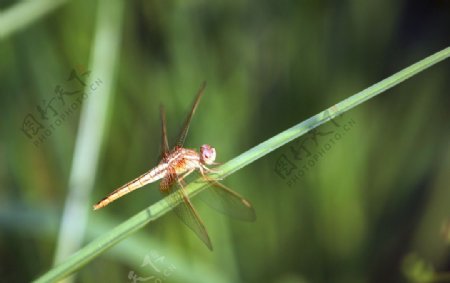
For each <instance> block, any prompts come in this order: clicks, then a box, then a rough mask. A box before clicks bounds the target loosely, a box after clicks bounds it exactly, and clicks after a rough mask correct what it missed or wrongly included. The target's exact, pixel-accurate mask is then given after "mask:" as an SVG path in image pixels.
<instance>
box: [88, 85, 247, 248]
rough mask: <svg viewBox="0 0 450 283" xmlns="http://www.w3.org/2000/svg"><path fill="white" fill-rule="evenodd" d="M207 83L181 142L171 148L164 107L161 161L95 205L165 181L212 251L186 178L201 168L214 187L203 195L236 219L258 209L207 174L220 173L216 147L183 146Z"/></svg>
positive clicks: (182, 216) (181, 211) (186, 218)
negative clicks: (198, 148)
mask: <svg viewBox="0 0 450 283" xmlns="http://www.w3.org/2000/svg"><path fill="white" fill-rule="evenodd" d="M205 86H206V84H205V83H203V85H202V87H201V88H200V90H199V92H198V94H197V96H196V98H195V100H194V103H193V105H192V109H191V111H190V112H189V115H188V116H187V118H186V120H185V122H184V125H183V127H182V129H181V132H180V134H179V136H178V141H177V144H176V145H175V146H174V147H173V149H172V150H169V145H168V141H167V131H166V117H165V111H164V108H163V107H162V106H161V108H160V112H161V129H162V135H161V137H162V141H161V161H160V162H159V164H158V165H157V166H156V167H154V168H153V169H151V170H150V171H148V172H146V173H144V174H142V175H141V176H139V177H137V178H136V179H134V180H132V181H130V182H128V183H127V184H125V185H123V186H121V187H120V188H118V189H117V190H115V191H113V192H112V193H110V194H109V195H108V196H106V197H105V198H103V199H102V200H100V201H99V202H98V203H97V204H95V205H94V210H97V209H100V208H102V207H105V206H107V205H108V204H110V203H111V202H113V201H115V200H116V199H118V198H120V197H122V196H124V195H126V194H128V193H129V192H131V191H134V190H136V189H139V188H141V187H143V186H145V185H147V184H150V183H153V182H156V181H158V180H161V183H160V191H161V193H162V194H163V195H166V196H169V197H170V198H173V199H172V200H173V201H176V200H179V201H180V202H181V204H180V205H178V206H177V207H175V208H174V211H175V213H176V215H177V216H178V217H179V218H180V219H181V220H182V221H183V222H184V223H185V224H186V225H187V226H188V227H189V228H190V229H192V230H193V231H194V232H195V234H196V235H197V236H198V237H199V238H200V239H201V240H202V241H203V242H204V243H205V244H206V246H207V247H208V248H209V249H210V250H212V244H211V240H210V239H209V236H208V233H207V231H206V228H205V226H204V224H203V221H202V220H201V219H200V216H199V215H198V213H197V211H196V210H195V208H194V206H193V205H192V203H191V200H190V199H189V197H188V195H187V193H186V192H185V189H184V186H185V181H184V179H185V178H186V177H187V176H188V175H190V174H191V173H193V172H194V171H198V172H199V173H200V175H201V176H202V178H203V180H204V181H205V182H208V183H209V184H210V185H211V187H210V188H207V189H206V190H204V191H203V192H202V193H201V194H200V198H202V199H203V200H204V201H205V202H206V203H207V204H209V205H210V206H212V207H213V208H216V209H217V210H219V211H221V212H224V213H226V214H228V215H230V216H232V217H234V218H237V219H240V220H246V221H254V220H255V218H256V216H255V212H254V210H253V207H252V205H251V204H250V202H249V201H248V200H246V199H245V198H243V197H242V196H240V195H239V194H238V193H236V192H234V191H232V190H231V189H229V188H227V187H226V186H224V185H223V184H221V183H219V182H218V180H217V179H213V178H210V177H208V176H207V173H217V171H215V170H213V169H210V168H208V167H207V166H209V165H214V164H217V163H215V162H214V161H215V159H216V150H215V148H213V147H212V146H210V145H208V144H205V145H202V146H201V147H200V152H197V151H195V150H193V149H187V148H184V147H183V144H184V141H185V139H186V136H187V133H188V130H189V124H190V122H191V120H192V116H193V115H194V113H195V110H196V109H197V106H198V104H199V102H200V98H201V97H202V95H203V93H204V89H205Z"/></svg>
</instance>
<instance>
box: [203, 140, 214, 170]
mask: <svg viewBox="0 0 450 283" xmlns="http://www.w3.org/2000/svg"><path fill="white" fill-rule="evenodd" d="M200 155H201V158H202V161H203V163H205V164H207V165H211V164H213V163H214V160H216V149H215V148H214V147H212V146H210V145H209V144H204V145H202V146H201V147H200Z"/></svg>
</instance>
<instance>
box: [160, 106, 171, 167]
mask: <svg viewBox="0 0 450 283" xmlns="http://www.w3.org/2000/svg"><path fill="white" fill-rule="evenodd" d="M159 111H160V113H161V158H160V159H162V158H164V157H165V156H166V155H167V154H168V153H169V142H168V141H167V127H166V111H165V110H164V106H163V105H160V106H159Z"/></svg>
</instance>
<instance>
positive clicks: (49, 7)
mask: <svg viewBox="0 0 450 283" xmlns="http://www.w3.org/2000/svg"><path fill="white" fill-rule="evenodd" d="M66 2H67V0H36V1H19V2H18V3H16V4H14V5H13V6H12V7H10V8H8V9H7V10H5V11H3V12H2V11H0V40H1V39H3V38H6V37H8V36H10V35H12V34H14V33H15V32H17V31H19V30H21V29H23V28H26V27H27V26H29V25H31V24H33V23H34V22H35V21H37V20H39V19H40V18H42V17H44V16H45V15H47V14H48V13H50V12H52V11H53V10H55V9H56V8H58V7H59V6H61V5H62V4H64V3H66Z"/></svg>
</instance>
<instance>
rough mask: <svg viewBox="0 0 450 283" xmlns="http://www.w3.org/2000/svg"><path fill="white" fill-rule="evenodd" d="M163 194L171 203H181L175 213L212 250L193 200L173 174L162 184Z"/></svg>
mask: <svg viewBox="0 0 450 283" xmlns="http://www.w3.org/2000/svg"><path fill="white" fill-rule="evenodd" d="M161 192H162V193H163V194H164V195H167V196H168V197H169V198H170V202H171V203H174V202H176V201H181V203H180V204H179V205H178V206H176V207H175V208H174V209H173V211H174V212H175V214H176V215H177V216H178V217H179V218H180V219H181V221H182V222H183V223H184V224H186V226H187V227H189V228H190V229H191V230H192V231H194V233H195V234H196V235H197V237H199V238H200V240H202V241H203V243H205V245H206V246H207V247H208V248H209V249H210V250H212V249H213V248H212V244H211V240H210V239H209V236H208V232H207V231H206V228H205V225H204V224H203V221H202V220H201V219H200V216H199V215H198V213H197V211H196V210H195V208H194V206H193V205H192V203H191V200H190V199H189V197H188V196H187V194H186V192H185V190H184V187H183V185H182V184H181V182H179V181H178V177H177V176H176V175H175V174H171V175H169V176H168V177H166V178H165V179H164V180H163V181H162V182H161Z"/></svg>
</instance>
